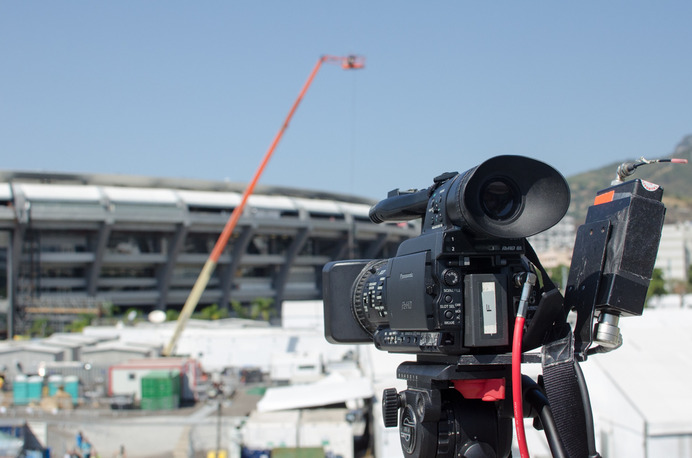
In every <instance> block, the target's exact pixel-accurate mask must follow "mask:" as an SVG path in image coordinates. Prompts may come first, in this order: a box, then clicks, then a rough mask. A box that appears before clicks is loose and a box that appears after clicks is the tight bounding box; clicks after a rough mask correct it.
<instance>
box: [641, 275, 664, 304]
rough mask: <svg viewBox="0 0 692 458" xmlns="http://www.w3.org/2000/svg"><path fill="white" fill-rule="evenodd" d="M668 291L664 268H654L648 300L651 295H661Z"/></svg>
mask: <svg viewBox="0 0 692 458" xmlns="http://www.w3.org/2000/svg"><path fill="white" fill-rule="evenodd" d="M667 293H668V291H667V290H666V281H665V279H664V278H663V270H661V269H654V272H653V274H652V276H651V282H649V289H648V291H647V292H646V300H647V301H648V300H649V298H650V297H651V296H661V295H663V294H667Z"/></svg>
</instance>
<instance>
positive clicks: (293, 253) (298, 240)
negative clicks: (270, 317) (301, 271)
mask: <svg viewBox="0 0 692 458" xmlns="http://www.w3.org/2000/svg"><path fill="white" fill-rule="evenodd" d="M309 235H310V228H309V227H304V228H301V229H299V230H298V233H297V234H296V236H295V237H294V238H293V242H291V246H290V247H288V251H287V252H286V259H285V261H284V264H283V266H281V269H280V270H279V272H278V273H277V274H276V277H275V279H274V292H275V295H276V302H275V304H274V306H275V307H276V312H277V313H278V316H279V317H281V303H282V302H283V300H284V291H285V290H286V283H287V282H288V274H289V273H290V272H291V266H292V265H293V263H294V262H295V260H296V258H297V257H298V254H299V253H300V250H302V249H303V246H304V245H305V242H307V240H308V236H309Z"/></svg>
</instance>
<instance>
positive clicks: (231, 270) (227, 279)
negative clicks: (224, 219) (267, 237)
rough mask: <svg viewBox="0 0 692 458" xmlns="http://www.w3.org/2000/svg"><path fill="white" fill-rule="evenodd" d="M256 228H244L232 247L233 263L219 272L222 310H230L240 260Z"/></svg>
mask: <svg viewBox="0 0 692 458" xmlns="http://www.w3.org/2000/svg"><path fill="white" fill-rule="evenodd" d="M256 228H257V227H256V225H255V224H253V225H251V226H244V227H243V228H242V231H241V232H240V235H239V236H238V238H237V239H236V240H235V242H233V246H232V247H231V261H230V262H229V263H228V264H227V265H226V267H225V268H224V269H222V271H221V272H219V281H220V282H221V303H220V304H219V307H220V308H222V309H226V310H228V309H229V303H230V301H231V290H232V289H233V279H234V278H235V273H236V272H237V271H238V269H239V268H240V260H241V259H242V258H243V254H245V252H246V251H247V247H248V245H249V244H250V241H251V240H252V237H254V235H255V229H256Z"/></svg>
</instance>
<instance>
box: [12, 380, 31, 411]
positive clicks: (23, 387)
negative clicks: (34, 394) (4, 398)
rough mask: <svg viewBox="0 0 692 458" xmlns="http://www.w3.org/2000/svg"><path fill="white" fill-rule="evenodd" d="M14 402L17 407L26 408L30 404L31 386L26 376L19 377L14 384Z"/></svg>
mask: <svg viewBox="0 0 692 458" xmlns="http://www.w3.org/2000/svg"><path fill="white" fill-rule="evenodd" d="M12 396H13V402H14V405H16V406H24V405H27V404H28V403H29V385H28V383H27V378H26V375H17V376H16V377H15V378H14V380H13V382H12Z"/></svg>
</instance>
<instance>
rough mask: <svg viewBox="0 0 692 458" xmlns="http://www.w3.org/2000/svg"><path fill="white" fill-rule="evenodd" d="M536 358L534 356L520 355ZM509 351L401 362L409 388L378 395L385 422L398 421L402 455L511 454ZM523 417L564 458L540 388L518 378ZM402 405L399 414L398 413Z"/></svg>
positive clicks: (479, 457) (487, 457)
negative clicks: (522, 403) (522, 401)
mask: <svg viewBox="0 0 692 458" xmlns="http://www.w3.org/2000/svg"><path fill="white" fill-rule="evenodd" d="M524 358H525V362H539V361H540V357H539V356H538V355H535V354H534V355H532V354H526V355H524ZM510 361H511V357H510V356H509V355H464V356H461V357H459V358H458V360H457V359H456V358H454V359H453V360H450V359H447V358H442V359H440V358H435V357H426V356H424V355H419V356H418V360H417V361H416V362H405V363H402V364H401V365H400V366H399V367H398V369H397V378H399V379H402V380H406V381H407V389H406V390H404V391H402V392H401V393H397V391H396V389H394V388H389V389H387V390H385V391H384V394H383V397H382V412H383V417H384V423H385V426H386V427H394V426H397V424H398V425H399V436H400V440H401V448H402V450H403V452H404V456H406V457H421V458H424V457H445V458H446V457H449V458H452V457H466V458H505V457H508V456H510V454H511V445H512V403H511V399H510V396H509V395H508V396H505V393H511V387H510V386H507V385H509V384H510V383H511V377H510ZM522 387H523V397H524V403H525V404H527V407H529V408H527V409H524V411H525V416H527V417H533V418H534V427H536V428H537V429H544V430H545V434H546V437H547V440H548V444H549V447H550V450H551V452H552V454H553V456H554V457H566V456H567V454H566V452H565V450H564V447H563V445H562V442H561V441H560V438H559V436H558V433H557V429H556V427H555V423H554V421H553V416H552V413H551V411H550V406H549V405H548V401H547V399H546V397H545V394H544V392H543V390H542V388H541V387H540V386H539V385H538V384H537V383H536V382H534V381H533V380H532V379H531V378H530V377H527V376H524V377H523V380H522ZM400 409H401V413H399V411H400Z"/></svg>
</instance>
